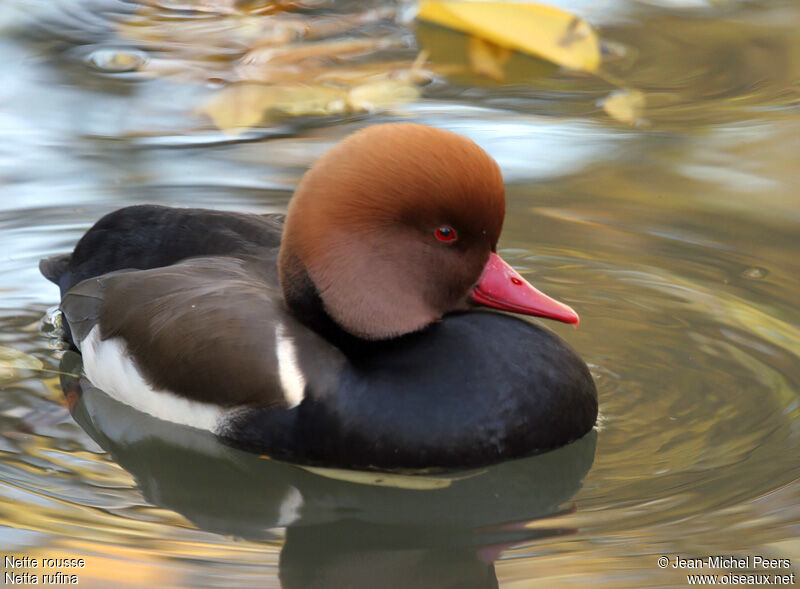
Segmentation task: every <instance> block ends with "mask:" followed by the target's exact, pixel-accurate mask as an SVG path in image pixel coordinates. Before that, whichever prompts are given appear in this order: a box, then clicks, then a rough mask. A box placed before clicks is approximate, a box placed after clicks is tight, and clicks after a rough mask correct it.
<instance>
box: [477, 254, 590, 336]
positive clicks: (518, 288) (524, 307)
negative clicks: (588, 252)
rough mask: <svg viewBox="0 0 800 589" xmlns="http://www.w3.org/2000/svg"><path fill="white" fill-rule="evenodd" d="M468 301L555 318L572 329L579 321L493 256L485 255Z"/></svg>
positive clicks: (569, 309) (568, 310) (573, 313)
mask: <svg viewBox="0 0 800 589" xmlns="http://www.w3.org/2000/svg"><path fill="white" fill-rule="evenodd" d="M472 300H473V301H475V302H476V303H478V304H480V305H486V306H487V307H493V308H495V309H501V310H503V311H511V312H513V313H521V314H523V315H534V316H536V317H545V318H547V319H555V320H556V321H563V322H564V323H571V324H573V325H575V326H577V325H578V323H579V322H580V319H579V318H578V314H577V313H576V312H575V311H573V310H572V309H571V308H570V307H569V306H567V305H565V304H564V303H559V302H558V301H557V300H555V299H551V298H550V297H548V296H547V295H546V294H544V293H543V292H539V291H538V290H536V289H535V288H533V286H531V285H530V283H529V282H528V281H527V280H525V279H524V278H523V277H522V276H520V275H519V273H518V272H517V271H516V270H514V268H512V267H511V266H509V265H508V264H506V263H505V262H504V261H503V258H501V257H500V256H498V255H497V254H495V253H492V254H491V255H490V256H489V261H488V262H486V266H485V267H484V268H483V274H482V275H481V278H480V280H479V281H478V285H477V286H476V287H475V290H473V292H472Z"/></svg>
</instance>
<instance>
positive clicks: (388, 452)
mask: <svg viewBox="0 0 800 589" xmlns="http://www.w3.org/2000/svg"><path fill="white" fill-rule="evenodd" d="M350 361H351V362H350V363H349V364H348V365H346V366H345V367H344V368H343V369H342V371H341V373H340V375H339V379H338V383H337V388H336V389H335V390H333V391H329V392H327V393H326V394H319V395H316V394H314V391H309V393H310V394H309V395H308V397H307V398H306V400H305V401H304V402H303V403H302V404H301V405H300V406H299V407H297V408H295V409H293V410H290V411H272V412H268V411H261V410H253V411H251V412H248V413H245V414H241V415H239V416H238V418H237V419H236V420H235V421H233V422H231V423H230V424H229V425H228V428H227V431H226V432H225V437H226V438H227V439H229V440H230V441H232V442H233V443H235V444H237V445H242V446H245V447H247V448H249V449H251V450H257V451H260V452H263V453H266V454H268V455H271V456H273V457H275V458H283V459H286V460H292V461H297V462H305V463H318V464H327V465H329V466H331V465H336V466H342V467H356V468H369V467H380V468H411V469H414V468H427V467H473V466H480V465H485V464H490V463H495V462H498V461H500V460H506V459H510V458H516V457H521V456H527V455H531V454H535V453H537V452H542V451H545V450H549V449H552V448H556V447H558V446H561V445H564V444H566V443H568V442H570V441H572V440H575V439H577V438H579V437H581V436H583V435H584V434H585V433H587V432H588V431H589V430H590V429H591V428H592V427H593V425H594V423H595V420H596V418H597V391H596V389H595V385H594V382H593V381H592V378H591V375H590V373H589V370H588V368H587V367H586V364H585V363H584V362H583V361H582V360H581V359H580V357H579V356H578V355H577V354H576V353H575V351H574V350H572V348H570V347H569V346H568V345H567V344H566V343H565V342H564V341H563V340H561V339H560V338H558V337H557V336H556V335H554V334H552V333H551V332H549V331H547V330H545V329H542V328H540V327H537V326H534V325H532V324H530V323H527V322H525V321H522V320H519V319H516V318H513V317H508V316H505V315H501V314H497V313H484V312H472V313H464V314H459V315H452V316H448V317H446V318H445V319H444V320H443V321H442V322H440V323H437V324H435V325H433V326H432V327H430V328H429V329H427V330H425V331H423V332H420V333H417V334H412V335H409V336H405V337H402V338H399V339H397V340H393V341H389V342H383V343H379V344H374V346H371V347H370V348H369V349H367V348H364V349H362V350H361V351H360V352H359V353H358V354H351V355H350Z"/></svg>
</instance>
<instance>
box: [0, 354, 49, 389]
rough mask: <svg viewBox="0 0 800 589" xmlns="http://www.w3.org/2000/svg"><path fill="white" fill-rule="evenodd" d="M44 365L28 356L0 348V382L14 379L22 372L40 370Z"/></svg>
mask: <svg viewBox="0 0 800 589" xmlns="http://www.w3.org/2000/svg"><path fill="white" fill-rule="evenodd" d="M42 368H44V364H43V363H42V361H41V360H39V359H38V358H34V357H33V356H31V355H30V354H26V353H25V352H21V351H19V350H15V349H14V348H7V347H5V346H0V381H4V380H12V379H14V378H16V377H17V376H18V375H19V373H20V371H22V370H41V369H42Z"/></svg>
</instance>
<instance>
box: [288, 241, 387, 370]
mask: <svg viewBox="0 0 800 589" xmlns="http://www.w3.org/2000/svg"><path fill="white" fill-rule="evenodd" d="M281 288H282V289H283V298H284V301H285V302H286V306H287V307H288V308H289V311H290V312H291V313H292V315H294V317H295V318H297V320H298V321H300V322H301V323H303V324H304V325H306V326H307V327H309V328H310V329H312V330H314V331H315V332H316V333H318V334H319V335H321V336H322V337H324V338H325V339H327V340H328V341H329V342H331V343H332V344H333V345H335V346H336V347H337V348H339V349H341V350H342V351H343V352H344V353H345V354H347V355H348V356H349V355H352V354H353V353H355V352H359V351H362V352H363V351H364V350H365V349H367V348H368V347H374V346H375V344H376V343H377V342H372V341H368V340H364V339H361V338H359V337H356V336H354V335H352V334H350V333H348V332H346V331H345V330H343V329H342V328H341V327H340V326H339V324H338V323H336V322H335V321H334V320H333V318H332V317H331V316H330V315H329V314H328V312H327V311H326V310H325V305H324V304H323V303H322V298H321V297H320V296H319V291H318V290H317V287H316V286H315V285H314V282H313V281H312V280H311V277H310V276H309V275H308V271H307V270H306V268H305V266H304V265H303V263H302V262H301V261H300V260H299V259H298V258H297V257H295V256H293V255H292V254H289V255H287V256H285V257H283V256H282V257H281Z"/></svg>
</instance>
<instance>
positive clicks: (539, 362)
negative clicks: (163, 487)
mask: <svg viewBox="0 0 800 589" xmlns="http://www.w3.org/2000/svg"><path fill="white" fill-rule="evenodd" d="M504 213H505V192H504V187H503V180H502V177H501V174H500V170H499V168H498V166H497V164H496V163H495V162H494V160H493V159H492V158H490V157H489V156H488V155H487V154H486V153H485V152H484V151H483V150H482V149H481V148H480V147H478V146H477V145H476V144H475V143H473V142H472V141H470V140H469V139H466V138H464V137H461V136H459V135H455V134H453V133H450V132H447V131H443V130H440V129H435V128H432V127H427V126H423V125H416V124H407V123H398V124H384V125H376V126H372V127H369V128H367V129H364V130H362V131H359V132H357V133H355V134H353V135H351V136H350V137H349V138H347V139H345V140H344V141H342V142H341V143H340V144H339V145H337V146H336V147H334V148H333V149H331V150H330V151H328V152H327V153H326V154H325V155H323V156H322V157H321V158H320V159H319V160H317V162H316V163H315V164H314V165H313V166H312V167H311V169H310V170H309V171H308V172H307V173H306V174H305V176H304V177H303V179H302V181H301V182H300V184H299V185H298V187H297V190H296V191H295V193H294V196H293V197H292V200H291V202H290V204H289V210H288V214H287V215H286V216H285V217H284V216H283V215H248V214H239V213H230V212H221V211H211V210H201V209H174V208H167V207H161V206H150V205H145V206H133V207H128V208H124V209H121V210H118V211H115V212H113V213H110V214H108V215H106V216H105V217H103V218H102V219H100V220H99V221H98V222H97V223H96V224H95V225H94V226H93V227H92V228H91V229H90V230H89V231H88V232H87V233H86V234H85V235H84V236H83V237H82V238H81V240H80V241H79V242H78V244H77V246H76V247H75V250H74V252H72V254H67V255H62V256H56V257H53V258H49V259H46V260H43V261H42V263H41V265H40V267H41V270H42V273H43V274H44V275H45V276H46V277H47V278H48V279H50V280H52V281H53V282H55V283H56V284H57V285H58V286H59V287H60V288H61V294H62V300H61V309H62V311H63V314H64V316H65V318H66V323H67V325H68V327H69V329H70V332H71V338H72V341H73V342H74V344H75V345H76V347H77V348H78V349H79V350H80V351H81V353H82V355H83V363H84V370H85V372H86V375H87V376H88V378H89V379H90V380H91V381H92V382H93V383H94V384H95V385H96V386H97V387H98V388H100V389H102V390H104V391H105V392H107V393H108V394H109V395H111V396H112V397H115V398H117V399H119V400H120V401H123V402H124V403H127V404H129V405H131V406H133V407H135V408H137V409H139V410H141V411H144V412H147V413H150V414H152V415H155V416H156V417H159V418H162V419H165V420H168V421H172V422H176V423H182V424H186V425H189V426H193V427H197V428H202V429H208V430H211V431H213V432H214V433H215V434H217V435H218V436H220V437H221V438H222V439H224V440H226V441H227V442H229V443H232V444H235V445H237V446H239V447H242V448H245V449H248V450H252V451H256V452H261V453H263V454H266V455H269V456H271V457H274V458H278V459H282V460H288V461H293V462H300V463H309V464H319V465H329V466H340V467H353V468H380V469H422V468H432V467H473V466H479V465H485V464H489V463H493V462H498V461H500V460H504V459H509V458H515V457H521V456H526V455H530V454H533V453H536V452H541V451H544V450H548V449H551V448H555V447H558V446H561V445H563V444H566V443H568V442H570V441H572V440H575V439H577V438H579V437H581V436H583V435H584V434H585V433H586V432H588V431H589V430H590V429H591V428H592V426H593V425H594V422H595V419H596V417H597V391H596V389H595V385H594V382H593V381H592V378H591V376H590V374H589V370H588V369H587V367H586V364H585V363H584V362H583V361H582V360H581V359H580V358H579V357H578V355H577V354H576V353H575V352H574V351H573V350H572V349H571V348H570V347H569V346H568V345H567V344H566V343H564V342H563V341H562V340H561V339H560V338H558V337H557V336H555V335H554V334H552V333H551V332H549V331H547V330H545V329H542V328H540V327H538V326H536V325H533V324H531V323H529V322H526V321H523V320H520V319H517V318H514V317H511V316H508V315H505V314H500V313H494V312H480V311H477V310H474V308H475V307H476V306H477V305H483V306H486V307H493V308H495V309H501V310H504V311H511V312H514V313H521V314H526V315H535V316H539V317H547V318H551V319H556V320H559V321H565V322H567V323H573V324H577V322H578V316H577V315H576V314H575V312H574V311H573V310H572V309H570V308H569V307H567V306H566V305H564V304H561V303H559V302H557V301H554V300H553V299H551V298H549V297H547V296H545V295H544V294H542V293H540V292H539V291H537V290H536V289H534V288H533V287H532V286H531V285H530V284H528V282H526V281H525V279H523V278H522V277H521V276H520V275H519V274H518V273H517V272H515V271H514V270H513V269H512V268H511V267H510V266H509V265H508V264H506V263H505V262H504V261H503V260H502V259H501V258H500V257H499V256H498V255H497V253H496V246H497V240H498V238H499V237H500V231H501V228H502V225H503V217H504Z"/></svg>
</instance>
